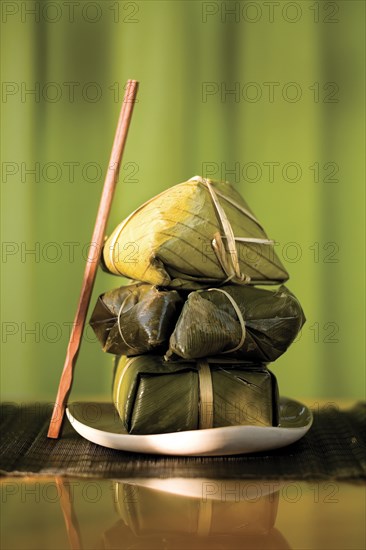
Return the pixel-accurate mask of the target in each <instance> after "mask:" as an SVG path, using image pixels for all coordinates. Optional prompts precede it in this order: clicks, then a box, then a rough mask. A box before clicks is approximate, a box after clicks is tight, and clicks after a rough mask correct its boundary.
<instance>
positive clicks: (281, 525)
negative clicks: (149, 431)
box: [0, 477, 366, 550]
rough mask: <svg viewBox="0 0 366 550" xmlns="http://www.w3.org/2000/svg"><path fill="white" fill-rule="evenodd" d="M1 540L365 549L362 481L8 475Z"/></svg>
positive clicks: (54, 546) (50, 546) (58, 549)
mask: <svg viewBox="0 0 366 550" xmlns="http://www.w3.org/2000/svg"><path fill="white" fill-rule="evenodd" d="M0 487H1V493H2V496H1V506H2V513H1V523H2V534H1V547H2V548H4V550H5V549H6V550H12V549H14V550H15V549H16V550H22V549H24V550H25V549H26V550H31V549H32V550H33V549H34V550H43V549H44V550H62V549H68V548H71V549H93V550H94V549H102V548H103V549H117V548H120V549H132V548H133V549H150V548H151V549H167V550H168V549H170V548H172V549H174V548H180V549H183V548H184V549H187V548H197V549H200V548H210V549H216V548H217V549H226V548H228V549H230V548H232V549H239V548H240V549H245V548H248V549H249V548H250V549H258V550H259V549H260V550H265V549H267V548H268V549H289V548H292V549H299V550H300V549H301V550H305V549H306V550H312V549H314V550H320V549H322V550H323V549H328V548H329V549H332V550H337V549H339V550H341V549H342V550H345V549H347V550H356V549H360V550H361V549H364V548H365V547H366V538H365V517H366V488H365V485H358V484H347V483H338V482H330V481H326V482H325V481H324V482H311V483H310V482H309V483H306V482H304V481H299V482H296V481H291V482H283V481H278V482H276V481H273V480H270V481H265V480H263V481H257V480H253V481H249V480H243V479H241V480H235V479H230V480H228V479H225V480H220V479H187V478H185V479H183V478H169V479H160V478H159V479H154V478H150V479H142V478H139V479H123V480H118V479H116V480H110V479H109V480H107V479H106V480H100V479H90V478H87V479H85V478H84V479H82V478H65V477H49V478H45V477H28V478H27V477H22V478H16V477H4V478H2V479H1V481H0Z"/></svg>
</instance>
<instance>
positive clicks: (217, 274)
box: [102, 176, 288, 289]
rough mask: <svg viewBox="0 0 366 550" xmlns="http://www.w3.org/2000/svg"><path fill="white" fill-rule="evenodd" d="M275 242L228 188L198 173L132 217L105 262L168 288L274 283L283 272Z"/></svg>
mask: <svg viewBox="0 0 366 550" xmlns="http://www.w3.org/2000/svg"><path fill="white" fill-rule="evenodd" d="M273 244H274V243H273V241H271V240H269V239H268V237H267V235H266V233H265V231H264V229H263V228H262V226H261V224H260V223H259V221H258V220H257V219H256V217H255V216H254V214H253V213H252V212H251V210H250V209H249V207H248V205H247V204H246V202H245V201H244V199H243V198H242V197H241V195H240V194H239V193H238V192H237V191H236V190H235V189H234V187H233V186H232V185H231V184H230V183H228V182H216V181H212V180H208V179H204V178H201V177H200V176H196V177H194V178H192V179H190V180H188V181H186V182H184V183H180V184H178V185H175V186H173V187H171V188H169V189H167V190H166V191H163V192H162V193H160V194H159V195H157V196H156V197H153V198H152V199H150V200H149V201H147V202H146V203H144V204H143V205H142V206H140V207H139V208H138V209H137V210H135V211H134V212H132V214H130V216H128V217H127V218H126V219H125V220H124V221H123V222H122V223H121V224H119V225H118V226H117V227H116V229H115V230H114V231H113V233H112V234H111V236H110V237H109V238H108V239H107V241H106V243H105V245H104V248H103V260H102V261H103V263H104V267H105V268H106V269H107V270H108V271H110V272H111V273H114V274H116V275H123V276H125V277H129V278H131V279H135V280H138V281H144V282H147V283H150V284H154V285H160V286H165V287H169V288H187V289H195V288H202V287H205V286H208V285H210V286H217V285H221V284H223V283H225V282H228V281H231V282H232V283H236V284H255V283H262V284H263V283H264V284H277V283H282V282H284V281H286V280H287V279H288V274H287V272H286V270H285V268H284V267H283V265H282V263H281V262H280V260H279V259H278V257H277V255H276V254H275V252H274V247H273Z"/></svg>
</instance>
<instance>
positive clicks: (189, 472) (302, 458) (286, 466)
mask: <svg viewBox="0 0 366 550" xmlns="http://www.w3.org/2000/svg"><path fill="white" fill-rule="evenodd" d="M51 410H52V406H51V405H49V404H48V405H46V404H41V403H34V404H31V405H26V406H25V405H15V404H8V403H7V404H3V405H2V406H1V421H0V426H1V433H2V437H1V447H0V473H1V474H2V475H15V476H21V475H29V474H33V475H66V476H81V477H93V478H120V479H122V478H124V479H125V478H130V477H203V478H219V479H224V478H227V479H229V478H236V479H240V478H242V479H297V480H301V479H304V480H324V479H332V480H345V481H346V480H347V481H355V482H357V481H362V480H366V429H365V427H366V403H358V404H357V405H356V406H354V407H353V408H352V409H349V410H339V409H337V408H336V407H326V408H323V409H322V408H320V410H318V411H313V414H314V423H313V426H312V428H311V429H310V431H309V432H308V433H307V435H306V436H305V437H304V438H303V439H301V440H300V441H298V442H297V443H294V444H292V445H290V446H288V447H284V448H282V449H278V450H275V451H269V452H262V453H255V454H251V455H240V456H233V457H204V458H198V457H196V458H195V457H187V458H185V457H163V456H155V455H143V454H135V453H128V452H122V451H115V450H112V449H106V448H104V447H100V446H98V445H95V444H94V443H91V442H89V441H87V440H85V439H83V438H82V437H81V436H79V435H78V434H77V433H76V432H75V431H74V430H73V428H72V427H71V425H70V424H69V422H68V421H67V420H66V421H65V427H64V431H63V435H62V437H61V438H60V439H59V440H51V439H48V438H47V430H48V424H49V420H50V416H51Z"/></svg>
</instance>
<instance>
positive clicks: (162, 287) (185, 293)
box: [90, 176, 305, 434]
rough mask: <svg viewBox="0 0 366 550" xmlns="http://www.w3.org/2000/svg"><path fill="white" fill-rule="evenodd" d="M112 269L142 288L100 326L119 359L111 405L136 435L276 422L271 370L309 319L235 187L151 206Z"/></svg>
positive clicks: (104, 298) (111, 300)
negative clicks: (275, 361) (270, 288)
mask: <svg viewBox="0 0 366 550" xmlns="http://www.w3.org/2000/svg"><path fill="white" fill-rule="evenodd" d="M102 264H103V267H104V269H106V270H108V271H110V272H111V273H114V274H116V275H121V276H124V277H127V278H130V279H132V281H131V284H128V285H126V286H121V287H120V288H116V289H115V290H111V291H109V292H106V293H105V294H103V295H101V296H100V297H99V298H98V301H97V304H96V306H95V309H94V312H93V314H92V317H91V319H90V324H91V326H92V327H93V329H94V331H95V333H96V335H97V337H98V339H99V340H100V342H101V344H102V347H103V350H104V351H106V352H109V353H113V354H115V355H116V356H117V358H116V368H115V374H114V382H113V401H114V404H115V406H116V408H117V411H118V413H119V416H120V418H121V420H122V422H123V424H124V427H125V429H126V431H127V432H128V433H132V434H153V433H167V432H176V431H182V430H194V429H203V428H215V427H222V426H232V425H256V426H276V425H277V424H278V421H279V420H278V418H279V398H278V388H277V382H276V379H275V377H274V375H273V374H272V373H271V372H270V371H269V370H268V369H267V364H268V363H269V362H271V361H274V360H275V359H277V358H278V357H279V356H280V355H282V354H283V353H284V352H285V351H286V349H287V348H288V347H289V345H290V344H291V343H292V342H293V340H294V339H295V338H296V336H297V334H298V332H299V330H300V329H301V327H302V325H303V324H304V322H305V317H304V313H303V311H302V309H301V306H300V304H299V302H298V300H297V299H296V297H295V296H294V295H293V294H292V293H291V292H290V291H289V290H288V289H287V288H286V287H285V286H283V284H282V283H284V282H285V281H286V280H287V279H288V274H287V272H286V270H285V269H284V267H283V265H282V264H281V262H280V260H279V259H278V257H277V255H276V254H275V251H274V243H273V241H271V240H269V239H268V237H267V235H266V233H265V232H264V229H263V228H262V226H261V224H260V223H259V221H258V220H257V219H256V217H255V216H254V214H253V213H252V211H251V210H250V209H249V207H248V205H247V204H246V202H245V201H244V199H243V198H242V197H241V195H240V194H239V193H238V192H237V191H236V190H235V189H234V188H233V187H232V186H231V185H230V184H229V183H227V182H216V181H211V180H208V179H204V178H201V177H199V176H196V177H194V178H192V179H190V180H189V181H186V182H184V183H181V184H179V185H175V186H174V187H171V188H169V189H167V190H166V191H164V192H162V193H160V194H159V195H157V196H156V197H153V198H152V199H150V200H149V201H148V202H146V203H145V204H143V205H142V206H140V207H139V208H138V209H137V210H135V212H133V213H132V214H130V216H128V218H126V219H125V220H124V221H123V222H122V223H121V224H120V225H118V226H117V227H116V229H115V230H114V231H113V233H112V235H111V236H110V237H109V238H108V239H107V241H106V243H105V245H104V249H103V254H102ZM256 284H257V285H272V286H273V285H279V286H277V288H275V289H274V290H267V289H263V288H259V287H257V286H254V285H256Z"/></svg>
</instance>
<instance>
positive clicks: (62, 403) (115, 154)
mask: <svg viewBox="0 0 366 550" xmlns="http://www.w3.org/2000/svg"><path fill="white" fill-rule="evenodd" d="M137 89H138V82H137V81H136V80H128V82H127V86H126V91H125V95H124V98H123V103H122V107H121V112H120V115H119V119H118V124H117V130H116V134H115V137H114V142H113V147H112V153H111V157H110V161H109V165H108V170H107V174H106V177H105V181H104V186H103V191H102V196H101V199H100V203H99V209H98V213H97V217H96V221H95V226H94V232H93V236H92V240H91V244H92V245H93V246H90V248H89V253H88V258H87V261H86V266H85V271H84V279H83V283H82V287H81V292H80V298H79V303H78V306H77V309H76V314H75V320H74V324H73V328H72V331H71V334H70V340H69V345H68V347H67V352H66V359H65V364H64V368H63V371H62V374H61V378H60V383H59V387H58V392H57V397H56V401H55V404H54V408H53V412H52V417H51V421H50V425H49V429H48V434H47V435H48V437H50V438H53V439H57V438H58V436H59V433H60V430H61V426H62V421H63V418H64V414H65V408H66V404H67V398H68V395H69V393H70V390H71V386H72V381H73V372H74V368H75V364H76V360H77V356H78V352H79V348H80V344H81V337H82V335H83V330H84V325H85V319H86V315H87V312H88V307H89V303H90V298H91V295H92V291H93V286H94V281H95V277H96V273H97V269H98V265H99V259H100V254H101V251H102V247H103V241H104V235H105V229H106V225H107V220H108V216H109V212H110V209H111V205H112V199H113V195H114V190H115V188H116V184H117V180H118V174H119V169H120V165H121V160H122V155H123V151H124V147H125V144H126V139H127V134H128V129H129V126H130V121H131V117H132V112H133V107H134V104H135V99H136V94H137Z"/></svg>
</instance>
